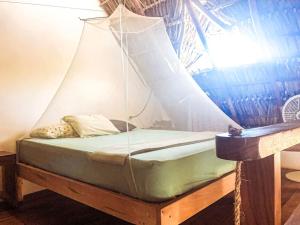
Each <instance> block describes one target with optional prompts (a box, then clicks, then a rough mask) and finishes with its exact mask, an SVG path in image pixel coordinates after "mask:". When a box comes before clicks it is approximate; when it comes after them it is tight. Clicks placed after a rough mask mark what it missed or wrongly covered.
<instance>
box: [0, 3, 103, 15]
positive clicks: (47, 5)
mask: <svg viewBox="0 0 300 225" xmlns="http://www.w3.org/2000/svg"><path fill="white" fill-rule="evenodd" d="M0 3H9V4H20V5H31V6H41V7H52V8H61V9H70V10H84V11H94V12H102V10H99V9H89V8H80V7H70V6H60V5H51V4H41V3H33V2H20V1H5V0H0Z"/></svg>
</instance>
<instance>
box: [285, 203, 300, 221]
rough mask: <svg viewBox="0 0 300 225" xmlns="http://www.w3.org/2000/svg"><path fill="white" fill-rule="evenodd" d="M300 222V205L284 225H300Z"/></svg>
mask: <svg viewBox="0 0 300 225" xmlns="http://www.w3.org/2000/svg"><path fill="white" fill-rule="evenodd" d="M299 221H300V205H298V207H297V208H296V209H295V210H294V211H293V213H292V215H291V216H290V218H289V219H288V220H287V221H286V223H284V225H299V223H300V222H299Z"/></svg>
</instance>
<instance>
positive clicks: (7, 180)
mask: <svg viewBox="0 0 300 225" xmlns="http://www.w3.org/2000/svg"><path fill="white" fill-rule="evenodd" d="M2 185H3V195H4V196H3V197H4V199H5V200H6V201H7V202H8V203H9V204H10V205H11V206H13V207H16V206H17V204H18V195H17V174H16V163H15V162H14V163H11V164H10V165H4V166H2Z"/></svg>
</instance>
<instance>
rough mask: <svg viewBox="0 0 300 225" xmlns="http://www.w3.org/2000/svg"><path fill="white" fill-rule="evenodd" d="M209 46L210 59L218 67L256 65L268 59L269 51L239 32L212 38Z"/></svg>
mask: <svg viewBox="0 0 300 225" xmlns="http://www.w3.org/2000/svg"><path fill="white" fill-rule="evenodd" d="M208 45H209V55H210V58H211V60H212V61H213V63H214V65H215V66H216V67H221V68H224V67H236V66H239V65H247V64H254V63H257V62H260V61H265V60H266V59H267V58H268V55H267V54H268V51H266V50H263V49H262V48H261V46H260V45H259V44H258V43H257V42H255V41H254V40H252V39H251V38H249V37H247V36H245V35H242V34H241V33H239V32H237V31H232V32H228V33H223V34H218V35H215V36H212V37H210V38H209V39H208Z"/></svg>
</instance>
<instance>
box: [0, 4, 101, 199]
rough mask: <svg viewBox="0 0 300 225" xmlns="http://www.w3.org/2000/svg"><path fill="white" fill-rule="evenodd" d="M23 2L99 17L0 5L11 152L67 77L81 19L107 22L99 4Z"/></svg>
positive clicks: (3, 97) (1, 96)
mask: <svg viewBox="0 0 300 225" xmlns="http://www.w3.org/2000/svg"><path fill="white" fill-rule="evenodd" d="M23 2H27V3H36V4H50V5H60V6H71V7H76V8H89V9H97V10H98V9H99V11H87V10H74V9H73V10H71V9H62V8H57V7H46V6H38V5H29V4H27V5H23V4H16V3H1V2H0V149H4V150H7V151H15V140H16V139H17V138H18V137H21V136H22V135H23V134H24V133H25V132H26V131H27V130H28V129H30V128H31V127H32V126H33V125H34V124H35V122H36V121H37V119H39V117H40V116H41V114H42V112H43V111H44V110H45V108H46V106H47V104H48V103H49V100H50V99H51V97H52V96H53V94H54V93H55V91H56V89H57V87H58V86H59V84H60V82H61V80H62V78H63V76H64V74H65V72H66V71H67V69H68V66H69V64H70V62H71V59H72V56H73V54H74V52H75V50H76V46H77V43H78V41H79V37H80V33H81V30H82V25H83V24H82V21H80V20H79V19H78V17H94V16H104V12H103V11H101V10H100V8H99V7H98V1H97V0H65V1H62V0H59V1H58V0H35V1H33V0H32V1H23ZM36 189H37V187H36V186H33V185H31V184H28V183H26V184H25V187H24V191H25V193H28V192H32V191H34V190H36Z"/></svg>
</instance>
